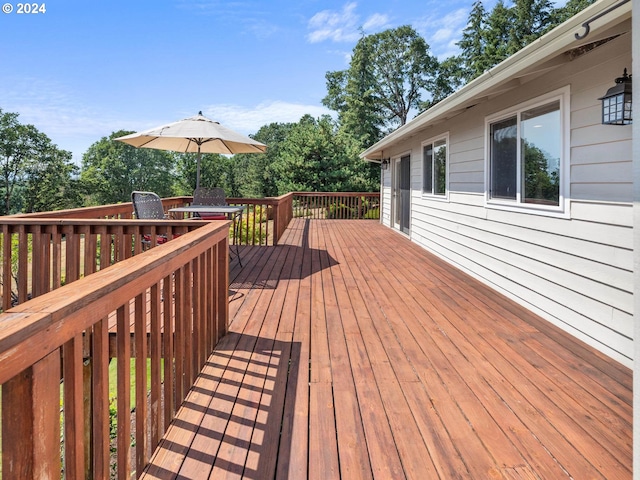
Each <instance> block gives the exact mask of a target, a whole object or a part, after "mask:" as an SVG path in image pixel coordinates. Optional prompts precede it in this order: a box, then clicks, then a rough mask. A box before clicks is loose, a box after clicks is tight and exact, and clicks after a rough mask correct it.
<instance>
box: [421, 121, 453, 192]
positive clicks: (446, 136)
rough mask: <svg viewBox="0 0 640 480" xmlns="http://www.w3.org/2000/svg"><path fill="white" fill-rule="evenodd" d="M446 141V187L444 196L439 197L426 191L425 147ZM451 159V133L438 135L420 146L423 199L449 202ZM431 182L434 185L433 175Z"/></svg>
mask: <svg viewBox="0 0 640 480" xmlns="http://www.w3.org/2000/svg"><path fill="white" fill-rule="evenodd" d="M442 140H444V142H445V147H446V149H447V156H446V159H445V168H446V169H447V171H446V174H445V181H444V182H445V185H444V195H438V194H436V193H433V192H431V193H429V192H426V191H425V189H424V173H425V172H424V147H425V146H427V145H429V144H432V145H433V144H435V143H436V142H438V141H442ZM450 157H451V148H450V143H449V132H448V131H447V132H444V133H441V134H439V135H436V136H434V137H431V138H429V139H427V140H425V141H423V142H422V143H421V144H420V184H421V185H420V191H421V194H422V198H426V199H429V200H437V201H441V202H442V201H449V173H450V171H451V164H450ZM431 182H432V183H433V175H432V179H431Z"/></svg>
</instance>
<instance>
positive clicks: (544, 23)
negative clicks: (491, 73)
mask: <svg viewBox="0 0 640 480" xmlns="http://www.w3.org/2000/svg"><path fill="white" fill-rule="evenodd" d="M511 11H512V16H513V22H512V24H511V29H510V32H509V45H508V46H507V53H508V54H509V55H512V54H514V53H516V52H517V51H518V50H520V49H522V48H523V47H525V46H527V45H528V44H529V43H531V42H533V41H534V40H535V39H536V38H539V37H541V36H542V35H544V34H545V33H546V32H548V31H549V30H550V29H551V28H553V26H554V24H553V21H552V19H553V13H554V10H553V7H552V5H551V2H550V1H549V0H515V4H514V6H513V7H512V9H511Z"/></svg>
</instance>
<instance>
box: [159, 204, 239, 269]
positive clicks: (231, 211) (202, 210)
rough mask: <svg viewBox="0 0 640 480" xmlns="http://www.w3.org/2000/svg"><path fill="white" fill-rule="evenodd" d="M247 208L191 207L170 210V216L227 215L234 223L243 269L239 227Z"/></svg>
mask: <svg viewBox="0 0 640 480" xmlns="http://www.w3.org/2000/svg"><path fill="white" fill-rule="evenodd" d="M244 209H245V207H244V206H241V205H189V206H188V207H176V208H170V209H169V214H170V215H171V216H172V217H174V218H175V216H176V214H182V215H184V214H185V213H187V214H189V215H190V216H191V217H193V215H194V214H202V215H225V216H226V217H227V218H228V219H229V220H232V221H233V245H235V250H236V257H238V262H239V263H240V266H241V267H242V260H241V259H240V248H239V245H238V241H237V238H238V227H239V226H240V225H242V212H243V211H244Z"/></svg>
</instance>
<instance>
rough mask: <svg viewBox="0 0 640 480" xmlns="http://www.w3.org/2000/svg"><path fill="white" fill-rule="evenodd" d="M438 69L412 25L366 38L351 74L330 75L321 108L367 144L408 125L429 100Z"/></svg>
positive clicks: (357, 49)
mask: <svg viewBox="0 0 640 480" xmlns="http://www.w3.org/2000/svg"><path fill="white" fill-rule="evenodd" d="M436 67H437V61H436V59H435V57H433V56H432V55H430V53H429V45H428V44H427V42H426V41H425V40H424V38H422V37H421V36H420V35H419V34H418V33H417V32H416V31H415V30H414V29H413V28H412V27H410V26H402V27H398V28H395V29H389V30H385V31H383V32H380V33H376V34H373V35H366V36H363V37H362V38H361V39H360V40H359V41H358V43H357V44H356V46H355V48H354V50H353V55H352V57H351V62H350V64H349V68H348V69H347V70H344V71H338V72H328V73H327V74H326V80H327V96H326V97H325V98H324V99H323V101H322V103H323V104H324V105H325V106H327V107H328V108H331V109H333V110H336V111H337V112H338V114H339V120H340V123H341V126H342V128H343V129H345V130H346V131H349V132H350V133H351V134H352V135H353V136H354V137H355V138H356V139H357V140H358V141H359V142H360V143H361V145H369V144H371V143H373V142H375V141H377V140H379V139H380V137H381V136H382V134H384V133H386V132H387V131H389V130H390V129H393V128H395V127H398V126H401V125H404V124H405V123H406V122H407V120H408V119H409V114H410V112H411V111H412V110H416V109H418V108H419V106H420V103H421V101H422V100H423V97H424V96H425V95H427V96H428V95H429V92H430V90H431V87H432V84H433V82H434V78H435V74H436Z"/></svg>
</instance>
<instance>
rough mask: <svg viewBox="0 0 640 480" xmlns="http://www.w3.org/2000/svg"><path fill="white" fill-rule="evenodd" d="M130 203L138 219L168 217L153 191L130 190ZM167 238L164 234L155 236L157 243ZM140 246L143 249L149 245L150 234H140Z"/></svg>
mask: <svg viewBox="0 0 640 480" xmlns="http://www.w3.org/2000/svg"><path fill="white" fill-rule="evenodd" d="M131 203H132V204H133V213H134V214H135V217H136V218H138V219H140V220H166V219H168V218H169V217H168V215H167V214H166V213H165V212H164V207H163V206H162V200H161V199H160V197H159V196H158V195H157V194H155V193H153V192H142V191H137V190H136V191H133V192H131ZM174 237H175V235H174ZM167 240H168V238H167V236H166V235H164V234H160V235H158V236H157V237H156V243H157V244H158V245H161V244H163V243H166V242H167ZM142 246H143V248H144V249H145V250H146V249H147V248H149V247H150V246H151V235H148V234H145V235H143V236H142Z"/></svg>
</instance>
